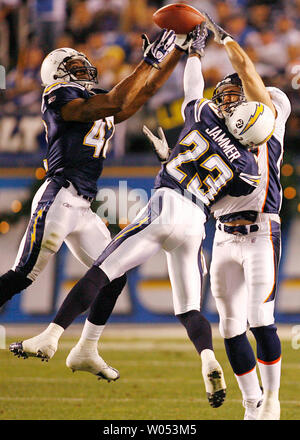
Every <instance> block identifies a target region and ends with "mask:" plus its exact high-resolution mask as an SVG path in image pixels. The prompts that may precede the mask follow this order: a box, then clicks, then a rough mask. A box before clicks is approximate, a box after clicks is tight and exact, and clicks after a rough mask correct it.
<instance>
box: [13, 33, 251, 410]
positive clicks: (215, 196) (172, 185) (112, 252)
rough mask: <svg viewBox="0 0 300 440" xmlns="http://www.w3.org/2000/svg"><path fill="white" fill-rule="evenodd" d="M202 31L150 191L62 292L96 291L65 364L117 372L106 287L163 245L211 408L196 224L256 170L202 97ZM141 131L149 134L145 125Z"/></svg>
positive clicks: (211, 371) (213, 383)
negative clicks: (109, 354)
mask: <svg viewBox="0 0 300 440" xmlns="http://www.w3.org/2000/svg"><path fill="white" fill-rule="evenodd" d="M206 35H207V31H206V28H205V26H203V25H202V26H201V27H197V31H196V32H195V33H194V40H193V42H192V45H191V48H190V56H189V58H188V61H187V64H186V68H185V74H184V90H185V99H184V103H183V107H182V111H183V117H184V120H185V123H184V127H183V129H182V132H181V134H180V136H179V139H178V142H177V144H176V145H175V146H174V148H173V149H172V152H171V153H170V155H169V157H168V159H167V160H166V161H165V162H164V163H163V165H162V167H161V170H160V172H159V174H158V175H157V177H156V182H155V189H156V191H155V193H154V195H153V197H152V198H151V199H150V201H149V203H148V204H147V206H146V207H145V208H144V209H143V210H142V211H141V212H140V213H139V215H138V216H137V217H136V218H135V220H134V221H133V222H132V223H131V224H130V225H129V226H127V227H126V228H125V229H124V230H122V231H121V232H120V233H119V234H118V235H116V236H115V237H114V239H113V240H112V241H111V243H110V244H109V245H108V246H107V247H106V249H105V250H104V252H103V253H102V254H101V255H100V257H99V258H98V259H97V260H96V261H95V263H94V265H93V267H92V268H91V269H90V270H89V271H88V272H87V273H86V275H85V276H84V277H83V278H82V279H81V280H79V282H78V283H77V284H76V285H75V286H74V287H73V289H72V290H71V293H70V294H71V295H76V296H77V297H81V296H82V295H86V294H87V295H92V296H94V295H95V294H97V298H96V300H95V301H94V302H93V304H92V306H91V309H90V313H89V315H88V319H87V320H86V321H85V325H84V328H83V332H82V335H81V338H80V340H79V341H78V343H77V345H76V346H75V347H74V348H73V349H72V350H71V352H70V354H69V356H68V358H67V361H66V364H67V366H68V367H69V368H71V369H72V370H73V371H77V370H81V371H87V372H90V373H92V374H95V375H97V376H101V377H104V378H106V379H109V380H116V379H118V377H119V372H118V371H117V370H115V369H113V368H112V367H110V366H109V365H107V364H105V363H104V361H103V359H102V358H101V357H100V356H99V354H98V349H97V343H98V340H99V338H100V336H101V334H102V331H103V329H104V327H105V324H106V322H107V320H108V318H109V317H110V315H111V313H112V310H113V308H114V305H115V302H116V299H117V296H116V295H112V294H109V287H110V286H111V284H112V283H113V282H114V280H116V279H118V278H119V277H121V276H122V275H123V274H124V273H126V272H127V271H128V270H130V269H132V268H133V267H136V266H138V265H140V264H142V263H143V262H145V261H146V260H147V259H148V258H149V257H150V256H152V255H154V254H155V253H156V252H158V251H159V250H160V249H163V250H164V251H165V253H166V256H167V262H168V271H169V276H170V280H171V285H172V293H173V304H174V312H175V315H176V316H177V317H178V319H179V321H180V322H181V323H182V324H183V325H184V327H185V328H186V330H187V334H188V336H189V338H190V339H191V341H192V342H193V344H194V346H195V348H196V350H197V352H198V353H199V355H200V357H201V361H202V374H203V378H204V383H205V389H206V393H207V396H208V400H209V402H210V404H211V405H212V406H213V407H218V406H220V405H221V404H222V403H223V401H224V398H225V394H226V384H225V380H224V376H223V371H222V368H221V366H220V364H219V363H218V362H217V360H216V358H215V355H214V351H213V343H212V334H211V326H210V323H209V322H208V321H207V319H206V318H205V317H204V316H203V314H202V313H201V287H202V276H203V271H204V262H203V259H202V253H201V247H202V241H203V238H204V236H205V229H204V225H205V222H206V219H207V218H208V216H209V213H210V210H211V206H212V205H213V204H214V203H215V202H216V201H217V200H219V199H221V198H222V197H223V196H225V195H226V194H231V195H232V196H234V197H238V196H241V195H247V194H249V193H251V192H252V191H253V190H254V188H255V187H256V186H257V184H258V181H259V176H258V168H257V162H256V160H255V157H254V155H253V154H252V153H251V152H248V151H247V150H246V149H245V148H242V147H241V145H240V144H239V142H238V141H237V140H236V139H235V138H234V137H233V136H232V135H231V134H230V133H229V131H228V129H227V127H226V125H225V123H224V119H223V118H221V117H220V116H219V112H218V109H217V107H216V106H215V105H214V104H213V103H212V102H210V101H207V100H205V99H202V96H203V89H204V81H203V78H202V74H201V64H196V67H197V69H198V70H197V72H196V71H195V63H194V55H196V56H198V54H200V56H201V55H203V49H204V45H205V40H206ZM195 79H197V81H198V83H195ZM216 125H217V126H218V127H219V128H220V130H221V131H222V133H223V141H224V142H223V144H226V148H225V147H224V146H223V144H222V143H219V142H217V141H216V140H215V138H214V136H212V135H211V132H212V130H213V128H214V127H215V126H216ZM145 131H146V133H148V135H149V132H148V130H145ZM150 137H151V136H150ZM152 138H153V135H152ZM155 138H156V137H155ZM156 139H157V142H156V141H155V143H156V144H158V147H157V150H158V154H159V155H161V151H160V146H162V148H164V147H165V146H166V145H165V142H164V141H161V140H160V139H158V138H156ZM223 147H224V148H223ZM56 345H57V344H56ZM12 348H14V349H15V350H20V351H22V350H23V347H22V343H14V344H13V347H12Z"/></svg>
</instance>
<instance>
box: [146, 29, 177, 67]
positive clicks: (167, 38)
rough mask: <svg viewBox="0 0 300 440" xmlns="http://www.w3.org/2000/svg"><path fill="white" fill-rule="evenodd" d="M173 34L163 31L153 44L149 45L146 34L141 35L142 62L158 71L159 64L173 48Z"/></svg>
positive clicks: (170, 31)
mask: <svg viewBox="0 0 300 440" xmlns="http://www.w3.org/2000/svg"><path fill="white" fill-rule="evenodd" d="M175 38H176V36H175V32H174V31H172V30H169V31H168V30H167V29H163V30H162V31H161V32H160V34H159V35H158V37H157V38H156V40H155V41H153V43H150V41H149V38H148V37H147V35H146V34H143V35H142V40H143V52H144V61H145V62H146V63H148V64H150V65H151V66H153V67H155V68H156V69H160V67H159V63H161V62H162V60H163V59H164V58H165V57H166V56H167V55H168V53H169V52H171V50H172V49H173V48H174V44H175Z"/></svg>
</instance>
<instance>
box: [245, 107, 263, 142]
mask: <svg viewBox="0 0 300 440" xmlns="http://www.w3.org/2000/svg"><path fill="white" fill-rule="evenodd" d="M263 112H264V106H263V105H262V104H256V108H255V112H254V114H253V115H251V116H250V118H249V120H248V122H247V124H246V125H245V127H244V129H243V130H242V131H241V132H240V135H241V134H244V133H246V131H247V130H249V128H250V127H252V125H253V124H255V122H256V121H257V119H258V118H259V117H260V116H261V115H262V114H263Z"/></svg>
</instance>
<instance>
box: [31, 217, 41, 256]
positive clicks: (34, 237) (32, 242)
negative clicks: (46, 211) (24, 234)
mask: <svg viewBox="0 0 300 440" xmlns="http://www.w3.org/2000/svg"><path fill="white" fill-rule="evenodd" d="M42 214H43V208H41V209H40V210H39V211H38V213H37V215H36V218H35V220H34V224H33V228H32V232H31V243H30V252H31V251H32V248H33V245H34V243H35V239H36V227H37V222H38V220H39V218H40V217H42Z"/></svg>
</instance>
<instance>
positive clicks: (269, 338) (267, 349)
mask: <svg viewBox="0 0 300 440" xmlns="http://www.w3.org/2000/svg"><path fill="white" fill-rule="evenodd" d="M250 330H251V332H252V333H253V335H254V337H255V339H256V345H257V358H258V359H259V360H260V361H263V362H273V361H276V360H277V359H278V358H279V357H280V356H281V343H280V339H279V337H278V334H277V328H276V326H275V325H274V324H271V325H267V326H263V327H251V328H250Z"/></svg>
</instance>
